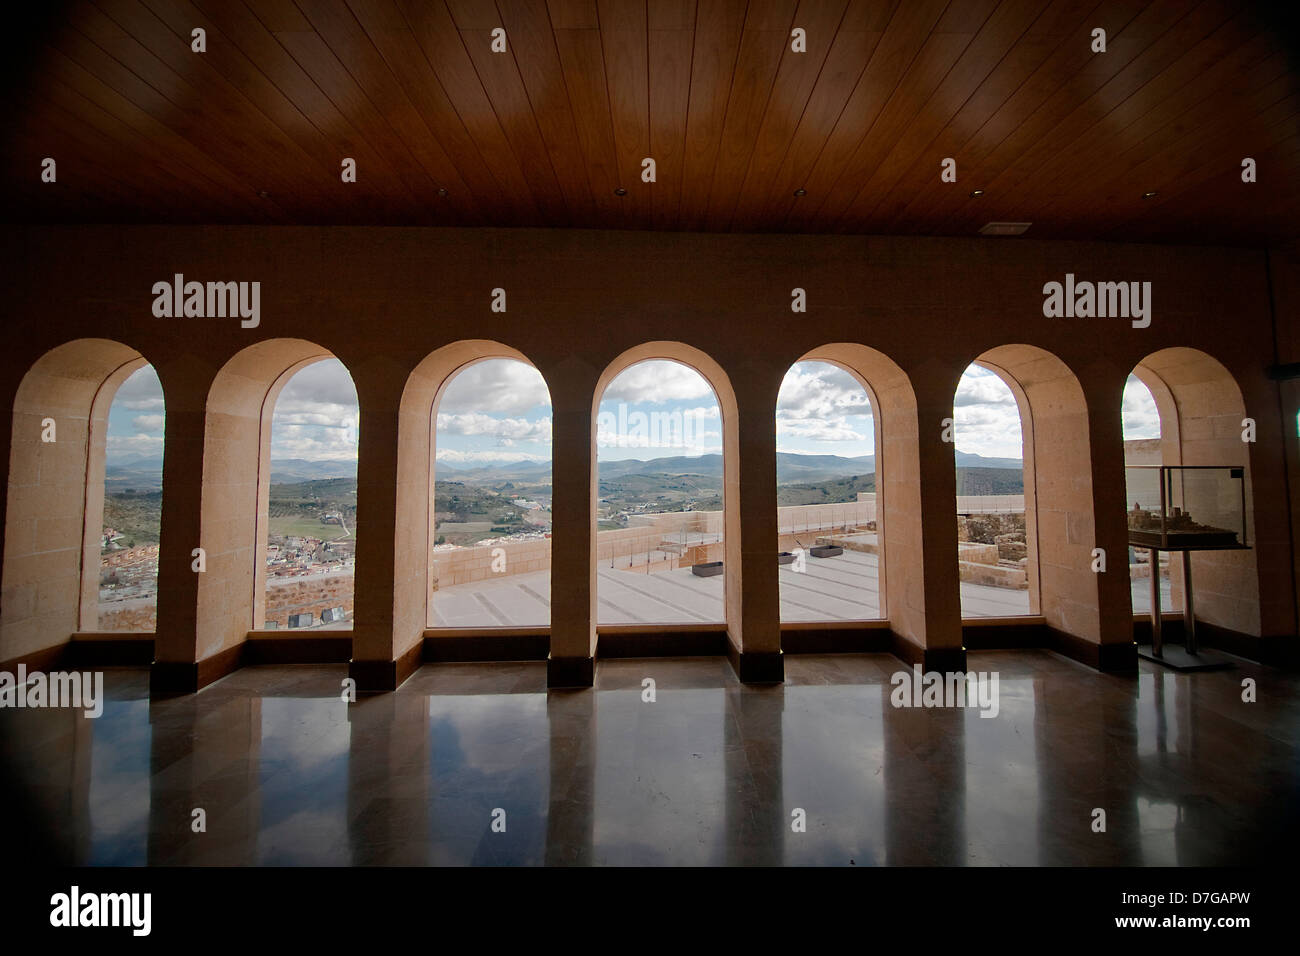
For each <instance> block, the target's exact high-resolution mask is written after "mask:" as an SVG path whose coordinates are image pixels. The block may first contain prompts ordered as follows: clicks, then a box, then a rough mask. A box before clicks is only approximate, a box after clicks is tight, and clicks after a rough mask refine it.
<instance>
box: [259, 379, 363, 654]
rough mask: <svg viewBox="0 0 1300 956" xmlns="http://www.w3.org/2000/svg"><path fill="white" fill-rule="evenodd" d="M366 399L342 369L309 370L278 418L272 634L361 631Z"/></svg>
mask: <svg viewBox="0 0 1300 956" xmlns="http://www.w3.org/2000/svg"><path fill="white" fill-rule="evenodd" d="M357 424H358V421H357V393H356V389H355V387H354V386H353V384H352V377H351V376H350V375H348V372H347V369H345V368H344V367H343V364H342V363H341V362H339V361H338V359H324V360H322V361H318V362H314V363H312V364H310V365H306V366H303V367H302V368H300V369H299V370H298V371H296V372H294V373H293V375H292V376H291V377H290V378H289V379H288V380H287V381H286V382H285V383H284V386H283V388H282V389H281V391H280V394H279V396H278V397H277V399H276V402H275V411H274V413H273V415H272V417H271V446H270V451H271V453H270V487H269V491H268V495H267V513H266V604H265V612H264V614H263V619H264V622H265V623H264V625H263V626H264V627H265V628H268V629H276V630H286V629H294V630H297V629H302V628H322V629H328V630H347V629H351V627H352V615H353V597H354V586H353V583H354V572H355V562H356V553H357V550H356V549H357V535H358V528H357Z"/></svg>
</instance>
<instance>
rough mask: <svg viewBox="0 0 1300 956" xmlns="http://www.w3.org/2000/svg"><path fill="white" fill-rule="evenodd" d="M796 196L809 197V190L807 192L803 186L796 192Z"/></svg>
mask: <svg viewBox="0 0 1300 956" xmlns="http://www.w3.org/2000/svg"><path fill="white" fill-rule="evenodd" d="M794 194H795V195H796V196H807V195H808V190H806V189H804V188H803V187H802V186H800V187H799V188H798V189H796V190H795V191H794Z"/></svg>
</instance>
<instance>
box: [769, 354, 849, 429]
mask: <svg viewBox="0 0 1300 956" xmlns="http://www.w3.org/2000/svg"><path fill="white" fill-rule="evenodd" d="M872 427H873V412H872V408H871V400H870V398H868V396H867V392H866V390H865V389H864V388H863V387H862V385H861V384H860V383H859V382H858V380H857V379H856V378H854V377H853V376H852V375H850V374H849V373H848V372H846V371H844V369H842V368H839V367H838V366H835V365H831V364H829V363H827V362H798V363H796V364H795V365H793V366H791V368H790V371H788V372H787V373H786V375H785V378H784V379H783V380H782V381H781V390H780V391H779V392H778V393H777V398H776V434H777V436H778V437H789V438H801V439H805V440H808V441H816V442H866V441H870V440H871V435H872V431H871V429H872Z"/></svg>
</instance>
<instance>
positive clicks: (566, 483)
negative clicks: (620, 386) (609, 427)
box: [544, 360, 599, 687]
mask: <svg viewBox="0 0 1300 956" xmlns="http://www.w3.org/2000/svg"><path fill="white" fill-rule="evenodd" d="M544 374H546V380H547V385H548V387H549V388H550V390H551V409H552V413H551V414H552V422H553V427H552V438H551V442H552V444H551V449H552V452H551V453H552V456H553V457H552V479H551V484H552V496H551V652H550V656H549V657H548V658H547V662H546V684H547V686H548V687H590V686H591V684H592V682H593V680H594V679H595V655H596V513H595V493H596V488H597V487H598V485H597V479H596V448H595V434H594V433H593V429H594V427H595V420H594V419H595V411H594V408H595V405H594V403H595V401H597V400H598V398H599V396H597V395H595V381H594V378H593V376H592V375H591V374H590V371H589V370H588V369H587V368H586V366H584V365H581V364H580V363H578V362H577V361H576V360H573V361H571V360H566V361H564V362H561V363H560V364H559V366H558V367H557V368H555V369H554V370H546V371H545V372H544Z"/></svg>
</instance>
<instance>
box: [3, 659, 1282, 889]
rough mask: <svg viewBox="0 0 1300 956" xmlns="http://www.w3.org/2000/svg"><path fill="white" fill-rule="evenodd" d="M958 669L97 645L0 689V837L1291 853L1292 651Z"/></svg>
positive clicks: (1124, 859) (1196, 860)
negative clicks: (306, 660)
mask: <svg viewBox="0 0 1300 956" xmlns="http://www.w3.org/2000/svg"><path fill="white" fill-rule="evenodd" d="M969 667H970V669H971V670H974V671H987V672H996V673H997V674H998V676H999V683H998V691H999V710H998V714H997V716H996V717H993V718H985V717H981V716H980V713H979V711H978V710H976V709H966V710H958V709H921V708H918V709H907V708H895V707H893V706H891V704H890V692H891V690H892V687H891V685H890V683H889V680H890V676H891V675H892V674H894V673H895V672H897V671H900V670H902V665H901V664H900V663H899V662H898V661H897V660H896V659H895V658H893V657H891V656H889V655H835V656H789V657H787V658H786V671H787V681H786V683H785V684H784V685H782V686H767V687H759V686H743V685H741V684H739V683H738V682H737V681H736V679H735V676H734V675H733V673H732V671H731V669H730V666H729V665H728V664H727V663H726V661H725V660H723V659H713V658H696V659H654V660H626V661H604V662H601V663H600V664H599V665H598V670H597V685H596V687H595V688H594V689H591V690H580V691H558V692H551V693H549V694H548V693H547V691H546V687H545V682H546V674H545V666H544V665H543V664H531V663H529V664H439V665H425V666H423V667H422V668H421V669H420V670H419V671H418V672H417V673H416V674H415V675H414V676H413V677H412V678H411V679H410V680H409V681H407V682H406V684H405V685H403V686H402V688H401V689H400V690H398V691H397V692H396V693H392V694H386V695H381V696H376V697H369V698H363V699H362V700H361V701H360V702H359V703H355V704H348V703H345V702H344V701H343V700H342V699H341V696H340V684H341V681H342V679H343V678H344V677H345V676H346V669H345V667H343V666H305V665H303V666H287V667H271V666H267V667H251V668H245V669H243V670H240V671H238V672H236V673H234V674H232V675H231V676H229V677H227V678H225V679H224V680H222V681H219V682H218V683H216V684H214V685H212V686H211V687H209V688H207V689H205V690H204V691H202V692H201V693H199V694H195V695H190V696H185V697H177V698H171V699H166V700H156V701H150V700H149V698H148V693H147V686H148V674H147V671H145V670H144V669H112V670H109V671H107V672H106V688H107V693H108V696H109V700H108V702H107V704H106V706H105V709H104V712H103V715H102V716H101V717H100V718H98V719H94V720H92V719H87V718H85V717H82V716H80V712H76V713H74V712H71V711H67V710H14V709H4V710H0V761H3V766H0V770H2V771H3V777H2V778H0V779H3V782H4V787H5V791H4V796H5V801H6V805H5V812H6V814H7V817H8V819H7V822H8V823H9V826H8V827H6V832H7V837H6V842H7V843H9V844H12V842H13V839H12V838H14V837H16V838H17V839H18V845H19V846H20V848H21V849H23V850H25V851H28V852H41V853H44V854H46V855H47V856H48V857H49V858H50V859H51V860H52V861H71V862H76V863H87V864H96V865H98V864H117V865H141V864H212V865H229V864H274V865H282V864H283V865H314V864H321V865H348V864H650V865H658V864H682V865H697V864H782V863H785V864H826V865H845V866H848V865H856V866H869V865H876V864H943V865H954V864H956V865H961V864H976V865H1004V864H1027V865H1037V864H1045V865H1059V864H1085V865H1099V864H1118V865H1165V864H1180V865H1200V864H1234V863H1259V862H1266V861H1272V860H1278V859H1287V860H1290V859H1292V858H1293V855H1294V851H1295V850H1296V849H1297V846H1296V832H1297V831H1296V811H1297V809H1300V677H1297V676H1296V675H1293V674H1288V673H1284V672H1281V671H1277V670H1273V669H1271V668H1263V667H1259V666H1257V665H1254V664H1251V663H1249V662H1245V661H1241V662H1239V664H1238V667H1237V669H1235V670H1232V671H1224V672H1212V673H1200V674H1177V673H1173V672H1167V671H1163V670H1159V669H1157V668H1156V667H1155V666H1154V665H1149V664H1146V663H1145V662H1144V663H1143V664H1142V667H1141V671H1140V673H1139V674H1138V675H1137V676H1136V677H1120V676H1110V675H1102V674H1098V673H1096V672H1094V671H1091V670H1089V669H1087V668H1085V667H1083V666H1081V665H1078V664H1076V663H1074V662H1072V661H1069V660H1066V659H1065V658H1062V657H1059V656H1057V655H1055V654H1053V653H1051V652H1048V651H1037V650H1035V651H997V652H992V651H991V652H981V653H972V654H971V655H970V663H969ZM1245 677H1252V678H1255V680H1256V681H1257V683H1258V702H1257V703H1244V702H1243V701H1242V700H1241V681H1242V679H1243V678H1245ZM645 678H652V679H653V680H654V682H655V696H656V699H655V700H654V701H653V702H648V701H644V700H643V680H644V679H645ZM200 808H201V809H202V810H203V811H205V817H206V829H205V831H204V832H194V827H193V820H194V818H195V817H194V811H195V810H196V809H200ZM1094 808H1101V809H1104V810H1105V811H1106V824H1107V825H1106V832H1104V833H1097V832H1093V829H1092V824H1093V819H1094V815H1093V811H1094ZM798 810H802V811H803V812H804V816H805V818H806V827H805V828H804V831H803V832H795V830H794V827H793V822H794V819H795V815H796V811H798ZM15 817H16V819H15ZM494 821H496V826H495V828H494ZM502 822H504V832H499V831H500V830H501V824H502Z"/></svg>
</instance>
